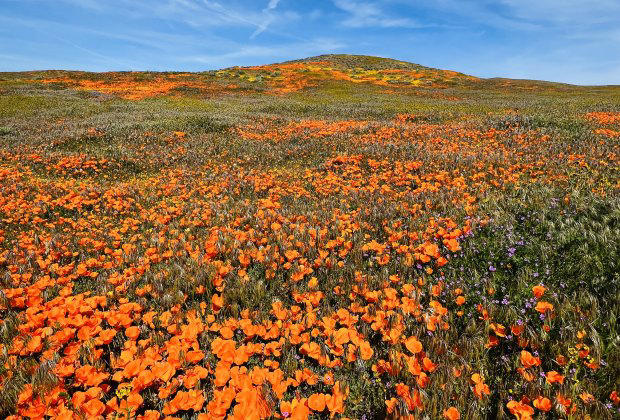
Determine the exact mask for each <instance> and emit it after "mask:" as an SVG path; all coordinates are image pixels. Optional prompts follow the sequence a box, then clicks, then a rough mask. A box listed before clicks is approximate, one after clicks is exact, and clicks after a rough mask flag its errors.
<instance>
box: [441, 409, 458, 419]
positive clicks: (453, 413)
mask: <svg viewBox="0 0 620 420" xmlns="http://www.w3.org/2000/svg"><path fill="white" fill-rule="evenodd" d="M443 416H444V417H445V418H446V419H448V420H460V418H461V413H459V410H457V409H456V408H455V407H450V408H448V409H447V410H444V411H443Z"/></svg>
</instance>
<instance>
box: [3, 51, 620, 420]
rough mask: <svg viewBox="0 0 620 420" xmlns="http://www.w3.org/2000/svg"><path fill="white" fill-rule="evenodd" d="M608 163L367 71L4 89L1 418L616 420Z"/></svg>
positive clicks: (574, 105) (607, 131) (599, 129)
mask: <svg viewBox="0 0 620 420" xmlns="http://www.w3.org/2000/svg"><path fill="white" fill-rule="evenodd" d="M619 142H620V88H619V87H613V86H610V87H577V86H571V85H562V84H554V83H546V82H534V81H523V80H505V79H478V78H475V77H472V76H468V75H464V74H461V73H457V72H452V71H444V70H437V69H430V68H426V67H422V66H418V65H415V64H411V63H405V62H401V61H395V60H388V59H378V58H375V57H364V56H319V57H313V58H309V59H307V60H298V61H295V62H287V63H280V64H273V65H267V66H255V67H243V68H241V67H235V68H230V69H223V70H218V71H212V72H204V73H146V72H128V73H85V72H62V71H47V72H24V73H0V157H1V160H0V188H1V191H2V194H1V195H0V220H1V224H0V415H1V417H2V418H9V419H18V418H33V419H38V418H62V419H82V418H88V419H90V418H93V419H95V418H106V419H134V418H136V419H224V418H236V419H269V418H275V419H308V418H315V419H319V418H324V419H327V418H343V419H344V418H349V419H383V418H389V419H401V418H403V419H404V418H407V419H413V418H416V419H441V418H444V419H451V420H455V419H473V418H489V419H491V418H492V419H495V418H517V419H531V418H540V419H543V418H549V419H551V418H566V419H582V418H592V419H613V418H617V417H618V416H619V415H620V397H619V396H618V391H619V389H618V388H619V386H618V383H619V381H620V347H619V342H618V325H617V320H618V318H619V316H620V299H619V298H618V288H619V287H620V275H619V273H620V241H618V238H620V194H619V193H620V173H619V171H618V169H619V166H618V165H619V162H618V159H619V158H620V150H619V144H620V143H619Z"/></svg>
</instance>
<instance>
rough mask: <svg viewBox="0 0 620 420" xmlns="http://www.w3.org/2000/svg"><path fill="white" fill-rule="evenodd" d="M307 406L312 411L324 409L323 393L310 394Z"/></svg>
mask: <svg viewBox="0 0 620 420" xmlns="http://www.w3.org/2000/svg"><path fill="white" fill-rule="evenodd" d="M308 407H309V408H310V409H312V411H323V410H325V394H312V395H310V397H308Z"/></svg>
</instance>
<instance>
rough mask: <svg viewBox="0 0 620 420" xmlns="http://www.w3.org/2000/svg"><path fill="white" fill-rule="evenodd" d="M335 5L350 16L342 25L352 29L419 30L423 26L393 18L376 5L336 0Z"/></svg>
mask: <svg viewBox="0 0 620 420" xmlns="http://www.w3.org/2000/svg"><path fill="white" fill-rule="evenodd" d="M334 5H335V6H336V7H337V8H339V9H341V10H343V11H345V12H347V13H348V14H349V17H348V18H347V19H345V20H344V21H343V22H342V23H343V24H344V25H346V26H349V27H352V28H362V27H373V26H375V27H382V28H394V27H406V28H419V27H421V26H422V25H420V24H419V23H417V22H416V21H414V20H413V19H410V18H407V17H391V16H388V15H386V14H385V12H384V11H383V10H381V8H380V7H379V6H378V5H377V4H376V3H369V2H364V1H356V0H334Z"/></svg>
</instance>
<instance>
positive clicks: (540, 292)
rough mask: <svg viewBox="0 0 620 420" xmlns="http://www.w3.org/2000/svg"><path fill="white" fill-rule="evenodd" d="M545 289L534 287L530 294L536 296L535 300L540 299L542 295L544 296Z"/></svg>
mask: <svg viewBox="0 0 620 420" xmlns="http://www.w3.org/2000/svg"><path fill="white" fill-rule="evenodd" d="M545 290H547V289H545V287H544V286H540V285H538V286H534V287H532V292H533V293H534V296H536V299H540V298H541V297H542V295H544V294H545Z"/></svg>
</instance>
